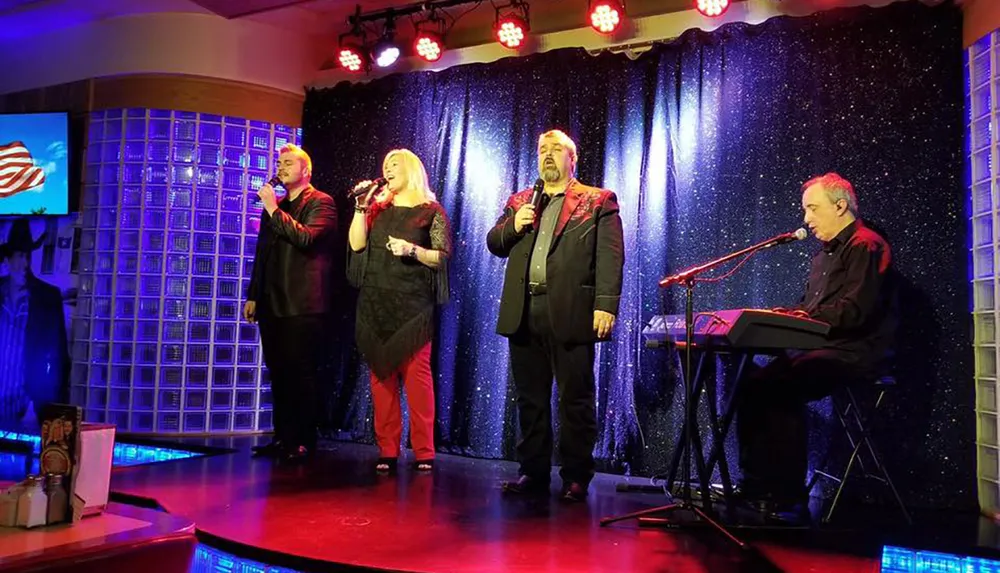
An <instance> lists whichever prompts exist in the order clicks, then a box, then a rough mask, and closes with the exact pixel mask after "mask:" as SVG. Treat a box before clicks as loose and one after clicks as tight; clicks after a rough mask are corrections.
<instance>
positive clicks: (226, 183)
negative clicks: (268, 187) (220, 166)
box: [222, 169, 264, 191]
mask: <svg viewBox="0 0 1000 573" xmlns="http://www.w3.org/2000/svg"><path fill="white" fill-rule="evenodd" d="M263 183H264V180H263V179H261V185H263ZM258 187H260V185H257V187H254V189H257V188H258ZM222 188H223V189H232V190H235V191H244V190H246V188H247V186H246V181H245V179H244V172H243V171H242V170H239V169H225V170H223V172H222Z"/></svg>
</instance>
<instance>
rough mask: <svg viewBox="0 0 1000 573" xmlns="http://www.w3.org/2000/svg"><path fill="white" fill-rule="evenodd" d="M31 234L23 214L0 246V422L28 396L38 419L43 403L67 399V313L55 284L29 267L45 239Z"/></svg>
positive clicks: (20, 414)
mask: <svg viewBox="0 0 1000 573" xmlns="http://www.w3.org/2000/svg"><path fill="white" fill-rule="evenodd" d="M44 238H45V237H44V234H43V235H42V236H41V237H39V238H38V239H37V240H34V239H33V238H32V236H31V227H30V225H29V222H28V220H27V219H17V220H15V221H14V222H13V224H12V225H11V228H10V231H9V232H8V234H7V241H6V242H5V243H4V244H2V245H0V262H6V264H7V272H8V275H7V276H5V277H3V278H0V422H6V423H16V422H18V421H20V420H21V419H22V418H24V415H25V413H26V411H27V406H28V401H30V402H31V405H32V409H33V410H34V414H35V419H36V420H37V421H38V422H39V423H40V422H41V419H42V418H41V411H42V408H43V407H44V406H45V405H46V404H49V403H52V402H65V401H66V398H67V396H66V394H67V392H66V388H67V381H68V378H69V365H70V361H69V350H68V343H67V340H66V315H65V313H64V312H63V301H62V293H61V292H60V291H59V288H58V287H55V286H53V285H50V284H49V283H47V282H45V281H43V280H41V279H39V278H38V277H36V276H35V275H34V274H33V273H32V272H31V253H32V252H33V251H35V250H36V249H38V248H39V247H40V246H41V245H42V242H43V241H44Z"/></svg>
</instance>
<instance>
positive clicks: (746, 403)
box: [736, 349, 864, 502]
mask: <svg viewBox="0 0 1000 573" xmlns="http://www.w3.org/2000/svg"><path fill="white" fill-rule="evenodd" d="M863 375H864V371H863V370H861V369H860V368H858V367H856V366H854V365H853V364H852V363H851V362H848V361H845V360H844V358H843V353H841V352H837V351H834V350H828V349H820V350H811V351H806V352H801V353H797V354H789V355H783V356H779V357H777V358H775V359H774V360H773V361H771V362H770V363H769V364H768V365H767V366H765V367H763V368H760V369H757V370H756V371H754V372H752V373H750V374H748V375H747V377H746V378H745V379H744V381H743V385H742V387H741V389H740V398H739V400H740V401H739V409H738V411H737V418H736V431H737V437H738V439H739V448H740V451H739V453H740V467H741V469H742V471H743V482H742V484H741V486H742V489H743V490H744V492H746V493H747V494H749V495H752V496H756V495H761V496H769V497H772V498H774V499H775V500H777V501H787V502H794V501H802V500H803V499H804V498H805V495H806V494H807V492H806V491H805V474H806V467H807V463H808V459H807V454H808V452H807V449H808V431H807V430H808V428H807V427H806V404H808V403H809V402H812V401H815V400H819V399H821V398H825V397H826V396H829V395H830V394H832V393H833V392H834V391H836V390H837V389H838V388H840V387H842V386H844V385H847V384H851V383H854V382H857V381H859V380H860V379H862V377H863Z"/></svg>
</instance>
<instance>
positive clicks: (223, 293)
mask: <svg viewBox="0 0 1000 573" xmlns="http://www.w3.org/2000/svg"><path fill="white" fill-rule="evenodd" d="M220 264H221V263H220ZM219 273H220V274H221V273H222V269H221V268H220V270H219ZM218 284H219V298H221V299H227V298H228V299H238V298H239V296H240V287H239V282H238V281H234V280H220V281H219V283H218Z"/></svg>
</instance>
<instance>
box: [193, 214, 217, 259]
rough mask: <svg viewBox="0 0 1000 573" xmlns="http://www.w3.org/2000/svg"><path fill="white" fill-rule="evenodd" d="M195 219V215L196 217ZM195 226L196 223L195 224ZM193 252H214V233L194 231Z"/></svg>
mask: <svg viewBox="0 0 1000 573" xmlns="http://www.w3.org/2000/svg"><path fill="white" fill-rule="evenodd" d="M195 220H197V217H196V219H195ZM196 226H197V225H196ZM194 252H195V253H202V254H211V253H214V252H215V235H212V234H209V233H195V235H194Z"/></svg>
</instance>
